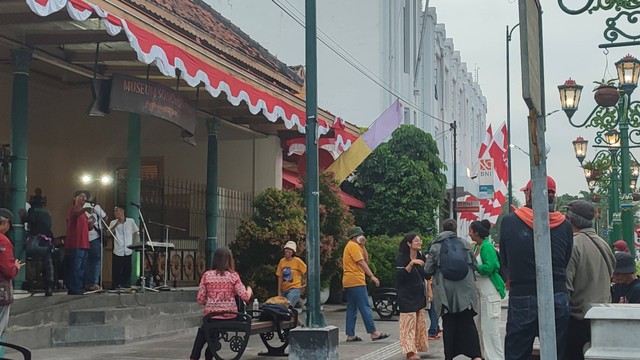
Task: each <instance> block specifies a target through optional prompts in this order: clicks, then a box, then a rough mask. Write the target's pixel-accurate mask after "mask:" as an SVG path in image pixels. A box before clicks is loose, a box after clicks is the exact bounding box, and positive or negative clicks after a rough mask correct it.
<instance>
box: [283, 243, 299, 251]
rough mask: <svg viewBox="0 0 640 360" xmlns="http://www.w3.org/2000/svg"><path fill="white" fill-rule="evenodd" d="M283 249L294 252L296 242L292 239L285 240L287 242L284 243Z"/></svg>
mask: <svg viewBox="0 0 640 360" xmlns="http://www.w3.org/2000/svg"><path fill="white" fill-rule="evenodd" d="M284 249H291V250H293V253H294V254H295V253H296V250H297V246H296V243H295V242H294V241H287V243H286V244H285V245H284Z"/></svg>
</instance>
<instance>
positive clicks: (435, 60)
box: [206, 0, 487, 194]
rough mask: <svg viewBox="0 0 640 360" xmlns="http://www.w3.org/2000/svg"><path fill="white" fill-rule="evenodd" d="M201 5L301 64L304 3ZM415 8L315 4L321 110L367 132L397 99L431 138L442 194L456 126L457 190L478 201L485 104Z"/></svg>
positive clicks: (433, 25) (369, 2) (442, 38)
mask: <svg viewBox="0 0 640 360" xmlns="http://www.w3.org/2000/svg"><path fill="white" fill-rule="evenodd" d="M206 1H207V2H208V3H209V4H210V5H211V6H212V7H213V8H214V9H215V10H217V11H219V12H221V13H222V15H223V16H225V17H226V18H228V19H229V20H230V21H231V22H233V23H234V24H235V25H237V26H239V27H240V28H241V29H242V30H243V31H245V32H246V33H247V34H249V35H250V36H251V37H252V38H253V39H255V40H257V41H258V42H260V44H261V45H263V46H264V47H265V48H267V49H269V51H271V52H272V53H274V54H276V55H277V56H278V58H279V59H280V60H282V61H284V62H285V63H286V64H290V65H292V64H304V62H305V59H304V27H303V26H302V25H301V24H300V23H304V0H273V1H271V0H261V1H257V0H251V1H234V0H206ZM421 7H422V6H421V1H420V0H397V1H388V0H350V1H342V0H322V1H318V4H317V25H318V37H319V42H318V100H319V105H320V107H322V108H324V109H328V110H329V111H331V112H332V113H334V114H336V115H338V116H340V117H342V118H343V119H345V120H347V121H349V122H352V123H355V124H358V125H360V126H368V125H370V124H371V123H372V122H373V121H374V120H375V119H376V118H377V116H378V115H379V114H381V113H382V111H384V109H385V108H386V107H388V106H389V105H390V104H391V103H392V102H393V101H394V100H395V99H396V98H400V99H401V100H402V101H403V103H404V104H405V123H407V124H414V125H416V126H418V127H420V128H422V129H423V130H425V131H427V132H429V133H431V134H432V136H433V137H434V138H435V139H436V140H437V141H438V144H439V149H440V154H441V158H442V159H443V161H444V162H445V163H446V164H447V168H448V171H447V179H448V183H449V187H451V186H452V185H453V134H452V131H451V125H450V124H451V123H453V122H454V121H455V122H456V124H457V135H458V136H457V151H458V157H457V162H458V166H457V170H458V171H457V172H458V180H457V184H458V187H463V188H464V190H465V191H468V192H470V193H472V194H475V193H477V184H476V183H475V182H474V181H473V180H472V179H471V176H472V171H471V169H473V168H474V165H475V162H477V159H476V155H477V151H478V148H479V146H480V143H481V142H482V139H483V138H484V131H485V128H486V126H485V125H486V118H485V117H486V112H487V103H486V99H485V97H484V96H483V95H482V91H481V90H480V86H479V85H478V84H477V82H475V81H474V79H473V75H472V74H471V73H470V72H469V70H468V69H467V65H466V63H464V62H462V61H461V56H460V52H459V51H456V49H455V47H454V44H453V39H450V38H447V37H446V31H445V26H444V25H443V24H438V23H437V17H436V9H435V8H429V9H428V10H427V11H426V16H423V12H422V8H421ZM423 19H425V21H426V23H424V26H423ZM420 43H422V46H421V44H420ZM365 74H366V75H365Z"/></svg>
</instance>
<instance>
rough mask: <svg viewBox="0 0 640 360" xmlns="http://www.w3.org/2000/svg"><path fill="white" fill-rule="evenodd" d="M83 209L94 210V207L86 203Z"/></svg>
mask: <svg viewBox="0 0 640 360" xmlns="http://www.w3.org/2000/svg"><path fill="white" fill-rule="evenodd" d="M82 208H83V209H93V206H91V203H88V202H86V203H84V205H82Z"/></svg>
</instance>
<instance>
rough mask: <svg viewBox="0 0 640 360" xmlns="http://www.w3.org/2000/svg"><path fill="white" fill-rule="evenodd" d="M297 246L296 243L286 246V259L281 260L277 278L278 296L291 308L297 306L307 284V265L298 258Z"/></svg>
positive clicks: (284, 249)
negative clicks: (282, 297) (284, 298)
mask: <svg viewBox="0 0 640 360" xmlns="http://www.w3.org/2000/svg"><path fill="white" fill-rule="evenodd" d="M296 250H297V246H296V243H295V242H294V241H287V243H286V244H285V245H284V248H283V250H282V251H283V252H284V257H283V258H282V259H280V262H279V263H278V268H277V269H276V276H277V277H278V296H284V297H286V298H287V300H289V303H290V304H291V306H294V307H295V306H296V304H297V303H298V300H300V294H301V293H302V289H304V287H305V284H306V279H305V275H306V274H307V264H305V263H304V261H302V259H300V258H299V257H297V256H296Z"/></svg>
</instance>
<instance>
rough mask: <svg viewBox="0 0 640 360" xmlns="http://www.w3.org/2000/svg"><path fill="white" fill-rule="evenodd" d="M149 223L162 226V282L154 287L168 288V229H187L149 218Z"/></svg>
mask: <svg viewBox="0 0 640 360" xmlns="http://www.w3.org/2000/svg"><path fill="white" fill-rule="evenodd" d="M149 224H154V225H158V226H162V227H164V246H165V248H164V284H163V285H162V286H158V287H156V289H160V290H162V289H167V290H169V286H168V285H167V273H168V272H169V229H174V230H179V231H187V229H183V228H179V227H176V226H171V225H167V224H161V223H157V222H155V221H151V220H149Z"/></svg>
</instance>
